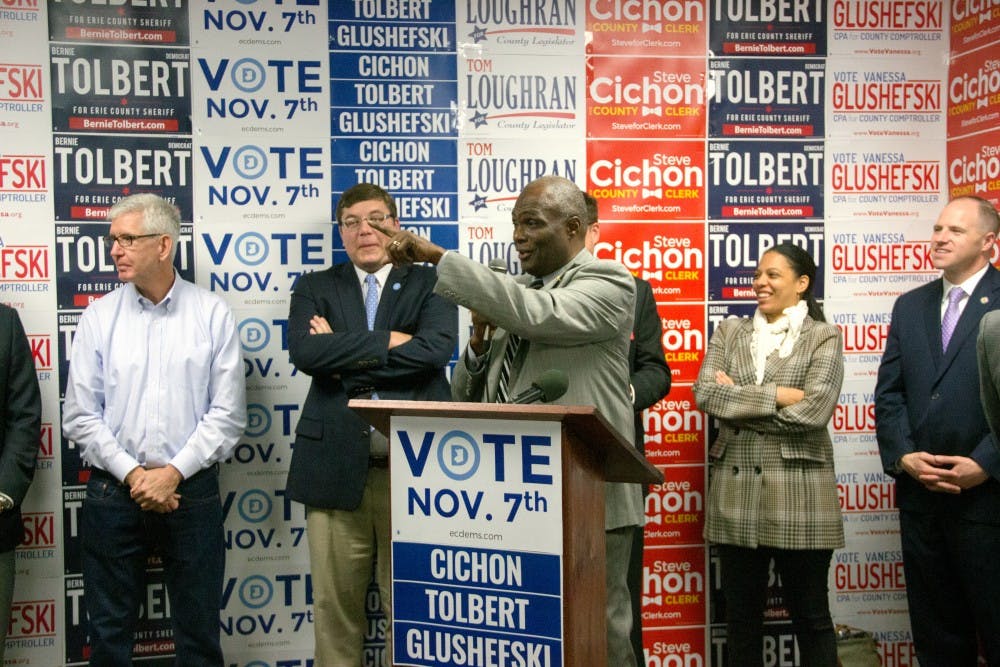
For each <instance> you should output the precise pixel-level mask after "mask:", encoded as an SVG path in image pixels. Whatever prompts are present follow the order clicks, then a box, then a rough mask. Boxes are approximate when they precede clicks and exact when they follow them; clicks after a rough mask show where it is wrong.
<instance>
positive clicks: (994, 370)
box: [976, 310, 1000, 446]
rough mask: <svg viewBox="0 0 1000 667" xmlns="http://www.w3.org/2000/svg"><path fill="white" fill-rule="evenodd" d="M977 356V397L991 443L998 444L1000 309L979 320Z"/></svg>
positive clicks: (999, 428)
mask: <svg viewBox="0 0 1000 667" xmlns="http://www.w3.org/2000/svg"><path fill="white" fill-rule="evenodd" d="M976 351H977V356H978V358H979V399H980V401H981V402H982V404H983V413H984V414H985V415H986V422H987V423H988V424H989V425H990V430H991V431H992V432H993V444H994V445H997V446H1000V443H998V442H997V439H998V438H1000V310H991V311H990V312H988V313H986V314H985V315H983V317H982V319H981V320H979V337H978V338H977V339H976Z"/></svg>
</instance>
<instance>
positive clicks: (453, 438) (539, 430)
mask: <svg viewBox="0 0 1000 667" xmlns="http://www.w3.org/2000/svg"><path fill="white" fill-rule="evenodd" d="M560 438H561V436H560V426H559V423H558V422H552V423H548V422H533V421H525V422H519V421H502V420H493V419H482V420H469V419H440V418H433V419H432V418H428V417H402V416H397V417H394V418H393V420H392V426H391V447H392V451H391V457H392V462H393V463H392V482H391V485H392V500H391V507H392V559H393V560H392V569H393V599H392V602H393V662H394V663H395V664H397V665H415V666H424V665H470V666H472V665H477V666H478V665H486V666H489V665H506V666H509V667H517V666H519V665H523V666H526V667H527V666H532V665H536V666H540V667H555V666H559V665H562V664H563V662H562V653H563V651H562V640H563V618H562V576H561V575H562V546H563V545H562V473H561V470H562V456H561V439H560Z"/></svg>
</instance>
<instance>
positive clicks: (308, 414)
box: [287, 183, 458, 666]
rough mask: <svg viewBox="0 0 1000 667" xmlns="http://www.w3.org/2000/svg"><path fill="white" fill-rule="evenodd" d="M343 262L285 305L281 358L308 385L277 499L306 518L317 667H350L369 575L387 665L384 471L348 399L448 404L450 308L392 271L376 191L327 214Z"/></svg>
mask: <svg viewBox="0 0 1000 667" xmlns="http://www.w3.org/2000/svg"><path fill="white" fill-rule="evenodd" d="M336 216H337V222H338V227H339V229H340V237H341V240H342V241H343V244H344V250H346V251H347V257H348V260H349V261H347V262H343V263H340V264H336V265H334V266H332V267H331V268H329V269H326V270H325V271H317V272H315V273H309V274H306V275H304V276H302V277H301V278H300V279H299V281H298V283H297V284H296V286H295V292H294V293H293V294H292V304H291V310H290V313H289V316H288V350H289V353H290V355H291V358H292V362H293V363H294V364H295V366H296V367H297V368H298V369H299V370H300V371H301V372H303V373H306V374H307V375H309V376H311V377H312V384H311V386H310V387H309V394H308V396H307V397H306V402H305V404H304V405H303V406H302V415H301V417H300V418H299V422H298V425H297V427H296V429H295V447H294V451H293V453H292V463H291V468H290V470H289V472H288V486H287V495H288V497H289V498H290V499H292V500H295V501H298V502H300V503H302V504H304V505H305V506H306V534H307V536H308V538H309V559H310V567H311V569H312V585H313V614H314V622H313V630H314V635H315V660H316V664H317V665H352V666H354V665H360V664H362V653H363V649H364V636H365V630H366V628H367V627H368V623H367V620H366V612H365V595H366V593H367V590H368V583H369V582H370V580H371V573H372V564H373V562H375V563H377V566H376V577H375V578H376V581H377V582H378V586H379V592H380V594H381V598H382V611H383V612H384V613H385V615H386V633H385V639H386V652H385V654H383V664H384V665H390V664H392V662H391V658H390V656H391V646H392V637H391V632H390V628H391V619H390V616H389V612H390V609H391V605H390V599H391V591H392V589H391V583H392V582H391V580H390V569H389V565H390V536H389V470H388V466H389V460H388V453H389V451H388V443H387V441H386V439H385V437H384V436H382V435H381V434H380V433H378V432H377V431H372V430H371V428H370V427H369V425H368V424H367V422H365V421H364V420H363V419H361V417H359V416H358V415H357V414H355V413H354V412H353V411H352V410H350V409H349V408H348V407H347V402H348V400H350V399H351V398H380V399H396V400H400V399H406V400H424V401H435V400H436V401H447V400H450V398H451V392H450V389H449V385H448V380H447V378H446V376H445V371H444V367H445V366H446V365H447V363H448V361H449V360H450V359H451V356H452V352H453V351H454V349H455V345H456V342H457V338H458V333H457V329H458V315H457V309H456V308H455V306H453V305H451V304H450V303H448V302H447V301H445V300H444V299H442V298H441V297H439V296H436V295H435V294H434V293H433V289H434V282H435V273H434V270H433V269H431V268H427V267H421V266H407V267H401V268H394V267H393V266H392V264H390V263H389V256H388V254H387V253H386V245H387V244H388V239H387V238H386V237H385V236H383V235H382V234H379V233H378V232H376V231H375V230H374V229H373V228H372V225H381V226H383V227H387V228H390V229H399V218H398V217H397V214H396V202H395V200H394V199H393V197H392V196H391V195H390V194H389V193H388V192H386V191H385V190H383V189H382V188H380V187H379V186H377V185H372V184H368V183H362V184H359V185H355V186H353V187H351V188H348V189H347V190H346V191H345V192H344V193H343V194H342V195H341V197H340V200H339V201H338V202H337V210H336ZM365 664H367V663H365Z"/></svg>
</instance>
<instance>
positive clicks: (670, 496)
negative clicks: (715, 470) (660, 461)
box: [644, 465, 706, 547]
mask: <svg viewBox="0 0 1000 667" xmlns="http://www.w3.org/2000/svg"><path fill="white" fill-rule="evenodd" d="M660 470H661V471H662V472H663V476H664V480H663V482H662V483H660V484H653V485H652V486H650V487H649V490H648V492H647V493H646V525H645V527H644V532H645V537H646V546H656V547H661V546H664V547H665V546H680V545H694V544H702V543H703V542H704V540H703V539H702V531H703V529H704V528H705V495H706V494H705V466H704V465H697V466H670V467H661V468H660Z"/></svg>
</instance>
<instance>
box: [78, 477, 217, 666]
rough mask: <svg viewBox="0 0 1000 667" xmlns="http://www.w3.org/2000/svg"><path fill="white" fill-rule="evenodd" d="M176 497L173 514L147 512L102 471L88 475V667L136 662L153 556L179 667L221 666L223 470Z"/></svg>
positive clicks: (193, 480)
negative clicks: (153, 555) (157, 559)
mask: <svg viewBox="0 0 1000 667" xmlns="http://www.w3.org/2000/svg"><path fill="white" fill-rule="evenodd" d="M177 492H178V493H179V494H180V495H181V500H180V507H178V508H177V509H176V510H175V511H173V512H170V513H167V514H157V513H155V512H144V511H142V510H141V509H140V508H139V505H137V504H136V502H135V501H134V500H132V498H131V497H130V496H129V489H128V487H126V486H124V485H123V484H121V483H120V482H118V481H117V480H116V479H115V478H114V477H112V476H111V475H109V474H107V473H105V472H104V471H102V470H98V469H96V468H95V469H94V470H93V471H92V473H91V477H90V481H89V482H88V483H87V496H86V498H85V499H84V501H83V509H82V510H81V517H80V541H81V545H82V547H83V554H82V562H83V583H84V600H85V605H86V609H87V615H88V616H89V622H90V643H91V658H90V665H91V667H104V666H109V667H111V666H113V667H119V666H120V667H126V666H128V665H131V664H132V648H133V644H134V643H135V631H136V626H137V623H138V618H139V606H140V603H141V602H142V601H143V600H144V599H145V597H146V584H145V578H146V562H147V557H148V556H149V555H150V553H156V554H159V555H160V556H161V557H162V559H163V573H164V581H165V582H166V586H167V595H168V596H169V598H170V608H171V609H172V610H173V612H174V613H173V615H172V618H171V621H172V626H173V632H174V645H175V646H174V650H175V653H176V658H175V664H177V665H184V667H189V666H190V667H195V666H198V667H200V666H202V665H212V666H216V667H221V666H222V665H223V658H222V647H221V645H220V642H219V609H220V607H221V603H222V577H223V573H224V570H225V557H226V554H225V545H224V542H223V529H222V504H221V502H220V499H219V472H218V467H217V466H213V467H212V468H209V469H207V470H203V471H202V472H200V473H198V474H196V475H194V476H192V477H190V478H188V479H186V480H184V481H183V482H181V484H180V486H178V487H177Z"/></svg>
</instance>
